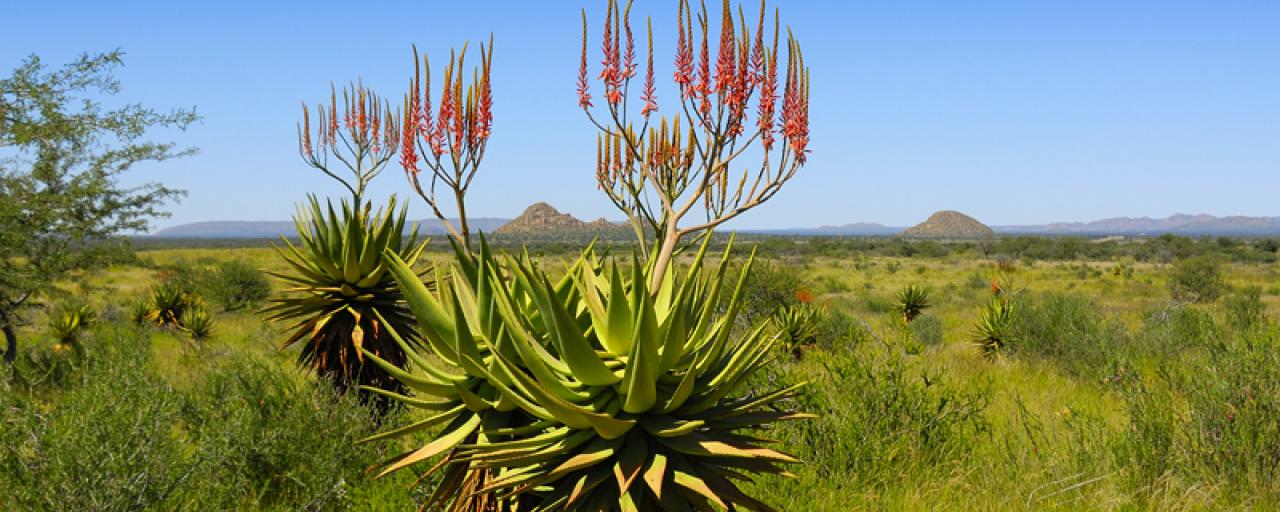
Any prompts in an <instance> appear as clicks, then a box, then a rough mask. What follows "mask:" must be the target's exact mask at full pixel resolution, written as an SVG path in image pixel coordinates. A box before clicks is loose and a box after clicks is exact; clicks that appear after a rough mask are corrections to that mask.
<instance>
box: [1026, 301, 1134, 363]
mask: <svg viewBox="0 0 1280 512" xmlns="http://www.w3.org/2000/svg"><path fill="white" fill-rule="evenodd" d="M1020 307H1021V310H1020V311H1019V312H1018V315H1016V317H1015V319H1014V326H1013V331H1014V336H1015V337H1016V338H1017V339H1018V347H1017V351H1018V353H1019V354H1020V355H1026V356H1028V357H1039V358H1043V359H1046V360H1050V361H1053V362H1055V363H1057V364H1060V365H1062V366H1063V367H1064V368H1066V369H1067V370H1069V371H1071V372H1073V373H1076V374H1077V375H1092V374H1093V373H1096V372H1098V371H1100V370H1102V369H1104V368H1106V367H1107V365H1108V363H1110V362H1113V361H1114V360H1115V358H1116V357H1117V355H1116V354H1117V352H1118V351H1119V350H1122V349H1124V348H1125V347H1126V346H1127V345H1128V343H1127V341H1128V333H1127V332H1126V331H1125V328H1124V325H1122V324H1120V323H1119V322H1117V321H1115V320H1112V319H1110V318H1107V316H1106V315H1105V314H1103V311H1102V310H1101V308H1099V306H1098V305H1097V303H1096V302H1095V301H1094V300H1093V299H1091V298H1089V297H1086V296H1083V295H1075V294H1059V293H1053V294H1047V295H1044V296H1039V297H1031V298H1028V299H1026V300H1023V301H1022V302H1021V303H1020Z"/></svg>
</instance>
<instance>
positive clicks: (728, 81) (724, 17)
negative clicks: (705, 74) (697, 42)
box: [715, 0, 737, 94]
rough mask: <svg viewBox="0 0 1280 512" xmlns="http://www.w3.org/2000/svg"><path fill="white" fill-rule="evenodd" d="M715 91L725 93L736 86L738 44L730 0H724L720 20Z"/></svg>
mask: <svg viewBox="0 0 1280 512" xmlns="http://www.w3.org/2000/svg"><path fill="white" fill-rule="evenodd" d="M716 51H717V55H716V79H715V91H716V92H718V93H720V94H724V93H726V92H729V91H730V89H732V88H733V86H734V72H735V71H736V70H735V69H734V68H735V66H734V64H735V63H734V57H735V56H736V53H737V44H736V43H735V42H734V28H733V14H732V12H731V11H730V10H729V0H724V11H723V13H722V14H721V21H720V47H719V48H717V49H716Z"/></svg>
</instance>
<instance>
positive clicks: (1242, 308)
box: [1226, 285, 1267, 331]
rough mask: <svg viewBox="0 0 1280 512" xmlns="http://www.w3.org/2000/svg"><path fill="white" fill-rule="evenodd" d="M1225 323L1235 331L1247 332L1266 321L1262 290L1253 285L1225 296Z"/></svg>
mask: <svg viewBox="0 0 1280 512" xmlns="http://www.w3.org/2000/svg"><path fill="white" fill-rule="evenodd" d="M1226 307H1227V321H1228V322H1229V323H1230V324H1231V326H1232V327H1233V328H1235V329H1236V330H1237V331H1244V330H1248V329H1250V328H1252V327H1254V326H1256V325H1258V324H1261V323H1262V322H1263V321H1264V320H1266V313H1267V306H1266V304H1263V303H1262V288H1260V287H1258V286H1256V285H1253V286H1246V287H1245V288H1244V289H1242V290H1240V291H1238V292H1236V293H1233V294H1231V295H1229V296H1227V299H1226Z"/></svg>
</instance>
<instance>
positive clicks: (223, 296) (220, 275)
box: [202, 260, 271, 311]
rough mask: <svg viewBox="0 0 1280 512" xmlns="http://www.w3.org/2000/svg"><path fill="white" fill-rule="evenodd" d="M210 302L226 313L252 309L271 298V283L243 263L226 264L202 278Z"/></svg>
mask: <svg viewBox="0 0 1280 512" xmlns="http://www.w3.org/2000/svg"><path fill="white" fill-rule="evenodd" d="M202 281H203V285H204V286H203V287H204V289H206V290H208V295H209V298H210V299H211V300H212V301H213V302H215V303H216V304H218V306H220V307H222V309H223V310H224V311H235V310H240V309H252V308H254V307H257V306H259V305H261V304H263V303H264V302H266V300H267V299H268V298H269V297H270V296H271V282H270V281H269V280H267V276H266V275H265V274H263V273H262V271H260V270H258V269H256V268H254V267H253V266H252V265H249V264H248V263H245V262H243V261H239V260H234V261H227V262H223V263H221V264H219V265H218V266H217V267H214V268H213V270H211V271H209V272H207V273H206V274H205V275H204V276H203V279H202Z"/></svg>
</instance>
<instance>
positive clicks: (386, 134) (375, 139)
mask: <svg viewBox="0 0 1280 512" xmlns="http://www.w3.org/2000/svg"><path fill="white" fill-rule="evenodd" d="M342 106H343V108H342V111H341V115H342V120H343V122H342V126H343V127H344V128H345V130H341V131H340V130H339V129H338V116H339V110H338V94H337V91H336V90H334V89H333V88H332V87H330V89H329V108H328V109H327V110H326V109H325V107H324V106H323V105H320V106H317V107H316V117H317V120H318V121H319V122H318V123H316V131H315V137H316V138H317V139H318V145H317V146H316V147H313V146H312V133H311V114H310V111H309V109H308V107H307V105H306V104H305V103H304V104H303V105H302V126H300V127H299V128H298V140H299V145H300V147H299V150H300V152H301V153H302V157H303V159H304V160H306V161H307V162H308V163H311V164H312V165H313V166H315V165H317V164H321V163H322V162H323V160H324V159H325V156H326V154H327V153H336V152H338V151H339V149H340V148H341V146H340V145H339V144H338V142H339V141H345V142H346V143H347V144H349V145H350V147H351V149H352V151H353V152H355V153H365V154H363V155H351V156H355V157H357V158H363V157H364V156H370V157H373V158H374V159H375V160H376V159H378V158H380V157H381V156H384V155H386V154H388V153H389V152H394V151H395V149H396V146H397V145H398V144H399V141H400V133H399V132H398V129H397V125H396V117H397V114H395V113H393V112H392V111H391V108H390V106H389V105H387V104H386V102H384V101H383V100H382V99H381V98H379V97H378V96H377V95H376V94H374V93H373V91H370V90H369V89H367V88H365V86H364V84H363V83H360V82H356V83H354V84H350V85H348V86H347V87H344V88H343V89H342Z"/></svg>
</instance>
